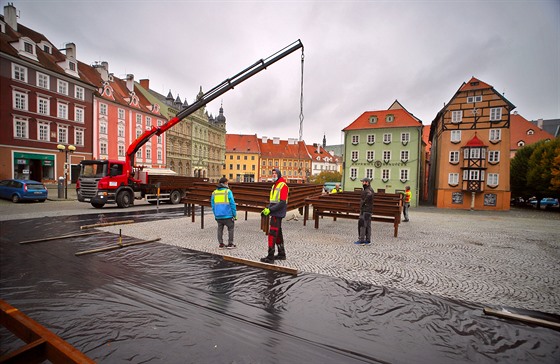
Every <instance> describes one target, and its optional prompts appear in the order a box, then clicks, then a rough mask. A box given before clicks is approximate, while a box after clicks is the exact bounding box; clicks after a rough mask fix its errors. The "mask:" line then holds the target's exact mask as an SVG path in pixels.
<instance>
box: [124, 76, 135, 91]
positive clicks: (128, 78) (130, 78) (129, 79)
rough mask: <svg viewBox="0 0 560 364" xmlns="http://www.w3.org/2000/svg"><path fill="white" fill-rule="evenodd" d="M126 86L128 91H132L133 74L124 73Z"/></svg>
mask: <svg viewBox="0 0 560 364" xmlns="http://www.w3.org/2000/svg"><path fill="white" fill-rule="evenodd" d="M126 88H127V89H128V91H130V92H134V75H133V74H130V73H129V74H128V75H126Z"/></svg>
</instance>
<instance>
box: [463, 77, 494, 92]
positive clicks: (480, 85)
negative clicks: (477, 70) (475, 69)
mask: <svg viewBox="0 0 560 364" xmlns="http://www.w3.org/2000/svg"><path fill="white" fill-rule="evenodd" d="M489 88H493V87H492V86H490V85H489V84H487V83H485V82H482V81H480V80H479V79H477V78H475V77H472V78H471V79H470V80H469V82H467V83H464V84H463V86H461V88H460V89H459V91H473V90H484V89H489Z"/></svg>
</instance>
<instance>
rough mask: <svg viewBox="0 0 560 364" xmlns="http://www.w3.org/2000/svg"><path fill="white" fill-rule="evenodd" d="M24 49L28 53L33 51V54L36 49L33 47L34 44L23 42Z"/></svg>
mask: <svg viewBox="0 0 560 364" xmlns="http://www.w3.org/2000/svg"><path fill="white" fill-rule="evenodd" d="M23 50H24V51H25V52H27V53H31V54H34V53H35V52H33V51H34V50H35V47H33V44H31V43H29V42H23Z"/></svg>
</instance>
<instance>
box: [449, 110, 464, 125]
mask: <svg viewBox="0 0 560 364" xmlns="http://www.w3.org/2000/svg"><path fill="white" fill-rule="evenodd" d="M461 121H463V110H454V111H452V112H451V122H452V123H453V124H459V123H460V122H461Z"/></svg>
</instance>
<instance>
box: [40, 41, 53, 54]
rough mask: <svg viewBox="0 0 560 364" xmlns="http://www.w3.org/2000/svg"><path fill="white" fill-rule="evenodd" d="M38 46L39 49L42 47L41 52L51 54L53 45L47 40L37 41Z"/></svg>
mask: <svg viewBox="0 0 560 364" xmlns="http://www.w3.org/2000/svg"><path fill="white" fill-rule="evenodd" d="M38 47H39V49H42V50H43V52H45V53H48V54H52V49H53V46H52V44H50V43H49V42H47V41H45V40H42V41H40V42H39V44H38Z"/></svg>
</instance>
